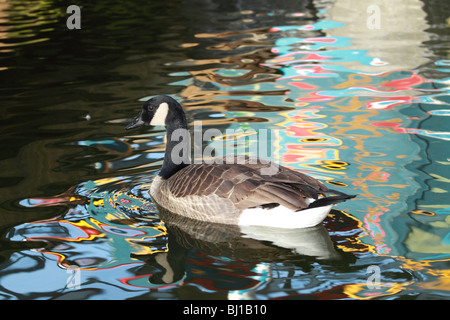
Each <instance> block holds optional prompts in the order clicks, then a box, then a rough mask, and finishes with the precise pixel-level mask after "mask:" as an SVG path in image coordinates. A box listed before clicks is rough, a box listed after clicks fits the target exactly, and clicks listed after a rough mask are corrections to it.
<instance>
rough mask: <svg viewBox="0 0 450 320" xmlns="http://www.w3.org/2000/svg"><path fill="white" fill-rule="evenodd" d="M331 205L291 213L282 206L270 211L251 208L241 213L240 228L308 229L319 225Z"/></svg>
mask: <svg viewBox="0 0 450 320" xmlns="http://www.w3.org/2000/svg"><path fill="white" fill-rule="evenodd" d="M332 207H333V205H331V204H330V205H328V206H324V207H316V208H311V209H305V210H301V211H293V210H290V209H287V208H286V207H283V206H281V205H280V206H277V207H275V208H272V209H264V208H252V209H246V210H244V211H242V213H241V216H240V217H239V223H238V224H239V225H240V226H266V227H274V228H288V229H294V228H309V227H314V226H316V225H318V224H319V223H321V222H322V221H323V220H324V219H325V218H326V217H327V215H328V213H329V212H330V210H331V208H332Z"/></svg>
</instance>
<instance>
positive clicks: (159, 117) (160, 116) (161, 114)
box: [150, 102, 169, 126]
mask: <svg viewBox="0 0 450 320" xmlns="http://www.w3.org/2000/svg"><path fill="white" fill-rule="evenodd" d="M168 112H169V105H168V104H167V103H166V102H163V103H161V104H160V105H159V107H158V109H156V112H155V115H154V116H153V119H152V121H150V125H151V126H165V125H166V117H167V113H168Z"/></svg>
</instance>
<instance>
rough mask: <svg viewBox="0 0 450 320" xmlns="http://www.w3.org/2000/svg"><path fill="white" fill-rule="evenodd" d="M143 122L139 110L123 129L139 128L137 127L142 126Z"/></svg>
mask: <svg viewBox="0 0 450 320" xmlns="http://www.w3.org/2000/svg"><path fill="white" fill-rule="evenodd" d="M144 124H145V122H144V121H143V120H142V112H141V113H139V114H138V116H137V117H136V118H135V119H134V120H133V121H132V122H131V123H130V124H129V125H127V126H126V127H125V130H130V129H134V128H139V127H141V126H143V125H144Z"/></svg>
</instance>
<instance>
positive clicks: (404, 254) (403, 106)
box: [0, 1, 450, 299]
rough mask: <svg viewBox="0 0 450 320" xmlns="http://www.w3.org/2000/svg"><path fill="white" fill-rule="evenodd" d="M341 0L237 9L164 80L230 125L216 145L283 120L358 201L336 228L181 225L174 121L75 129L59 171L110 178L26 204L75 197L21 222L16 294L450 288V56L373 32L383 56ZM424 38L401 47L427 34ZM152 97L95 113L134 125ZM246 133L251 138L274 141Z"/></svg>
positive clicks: (11, 267)
mask: <svg viewBox="0 0 450 320" xmlns="http://www.w3.org/2000/svg"><path fill="white" fill-rule="evenodd" d="M342 3H343V1H341V2H339V1H338V2H336V3H335V4H334V6H333V5H329V4H325V3H322V2H320V1H319V2H317V3H315V5H316V7H317V8H316V9H317V11H316V12H314V14H313V12H311V11H310V9H307V8H303V11H294V12H293V11H288V10H284V11H283V10H278V11H273V10H266V9H264V6H263V7H262V8H261V9H260V10H257V9H252V10H250V9H249V10H241V11H236V9H235V8H234V9H233V10H230V11H227V14H228V15H229V19H230V20H231V21H233V23H232V24H230V28H231V27H233V28H231V29H230V28H225V29H224V30H221V29H220V28H219V27H215V28H212V27H211V30H212V31H211V30H205V31H204V32H196V33H195V36H194V37H193V38H190V39H189V42H184V43H177V47H178V48H181V49H179V50H186V51H187V54H186V57H184V58H183V59H179V60H170V61H168V62H166V63H165V68H166V69H165V71H166V72H167V75H166V78H165V80H166V82H165V83H164V86H163V87H171V88H179V90H178V89H177V91H176V94H174V96H175V97H176V98H177V99H179V100H180V102H182V104H183V106H184V107H185V109H186V111H187V116H188V120H189V121H190V122H191V124H193V123H194V121H199V120H200V121H202V126H203V128H204V129H208V128H218V129H220V130H221V132H223V133H224V134H223V136H221V137H216V139H215V140H214V141H211V142H210V145H215V144H216V145H222V146H223V145H224V144H225V145H231V146H234V145H235V142H236V141H237V137H236V136H232V135H227V134H225V132H226V130H227V129H228V130H231V129H233V130H234V132H240V133H241V134H243V135H245V132H250V131H249V130H250V129H251V130H255V131H256V130H259V129H270V130H271V131H272V132H274V139H272V140H271V141H270V143H271V144H272V150H274V152H273V154H271V157H272V158H273V160H276V161H278V162H279V163H281V164H283V165H286V166H289V167H291V168H294V169H297V170H300V171H303V172H306V173H308V174H310V175H312V176H315V177H316V178H318V179H320V180H322V181H324V182H325V183H326V184H328V185H330V187H333V188H336V189H338V190H341V191H343V192H347V193H350V194H358V197H357V198H356V199H354V200H352V201H349V202H346V203H343V204H340V205H339V206H336V208H335V210H333V211H332V214H331V215H330V216H329V217H328V218H327V220H326V221H325V223H324V226H319V227H317V228H312V229H308V230H296V231H295V232H294V233H292V232H291V231H286V230H284V231H283V230H275V231H273V232H274V233H275V236H274V237H270V236H268V235H267V233H264V232H262V231H264V230H258V229H251V228H250V229H245V230H243V229H239V228H235V227H223V226H222V227H221V226H215V225H205V224H201V223H195V222H193V221H183V220H182V221H179V219H178V218H174V217H173V216H172V215H171V214H170V213H164V212H163V211H161V210H160V209H159V208H158V207H157V206H156V205H155V204H154V203H153V202H152V200H151V198H150V197H149V196H148V194H147V190H148V188H149V186H150V184H151V182H152V179H153V177H154V175H156V174H157V172H158V170H159V168H160V166H161V161H162V158H163V154H164V131H162V130H161V128H153V129H151V130H149V131H144V130H143V131H142V132H138V133H135V134H132V135H126V133H125V132H122V131H120V130H117V131H114V133H111V134H106V133H105V132H102V131H101V130H100V131H96V132H95V134H91V135H80V136H79V137H78V136H76V137H73V138H71V137H69V138H67V137H64V140H63V139H61V140H59V141H57V142H54V144H57V145H59V146H63V148H69V149H70V148H73V149H74V150H81V151H80V152H79V153H77V154H76V155H75V154H74V153H75V152H76V151H73V152H74V153H72V154H70V155H66V156H65V157H61V158H60V159H58V162H60V167H59V171H64V170H65V168H68V167H71V166H72V167H73V166H75V167H77V168H80V169H81V168H86V167H88V168H89V170H91V171H94V172H95V175H96V176H97V177H98V178H95V179H86V180H85V181H84V182H82V183H74V184H73V185H74V186H73V187H72V188H70V189H69V190H68V191H67V192H65V193H63V194H60V195H57V196H53V195H52V194H46V195H45V196H42V197H38V196H30V197H26V198H22V199H21V200H20V201H19V204H18V206H20V207H21V208H26V209H27V210H37V209H40V208H50V207H63V208H65V209H64V212H63V213H61V214H60V215H58V216H52V217H50V218H46V219H36V220H34V221H29V222H25V223H20V224H16V225H14V226H11V227H10V228H8V230H7V232H6V233H5V235H4V239H3V240H2V241H5V243H7V246H8V248H10V249H8V250H9V251H8V252H7V253H5V254H4V255H3V256H2V257H5V256H7V259H3V262H2V265H1V266H0V268H1V270H0V296H1V297H2V298H3V299H52V298H61V299H62V298H64V299H126V298H141V299H199V298H200V299H201V298H203V299H301V298H315V299H346V298H353V299H373V298H404V299H407V298H426V297H428V298H429V297H431V298H436V297H437V298H443V299H448V297H449V291H450V280H449V279H450V276H449V272H450V271H449V269H448V261H449V258H450V242H449V241H450V240H449V239H450V238H449V236H450V233H449V230H450V228H449V227H450V220H449V217H450V215H449V214H450V204H449V203H448V201H447V195H446V194H447V193H448V190H450V188H449V183H450V180H449V176H448V166H449V163H450V162H449V157H450V155H449V154H448V152H447V150H449V140H450V132H449V131H448V119H450V118H448V116H449V115H450V111H449V109H448V103H449V77H448V73H449V71H450V61H449V60H447V59H445V58H443V56H442V55H440V54H438V53H435V55H434V56H432V58H429V57H426V58H424V56H421V57H420V59H416V60H415V58H414V57H412V58H411V57H405V59H403V60H401V59H397V58H398V57H397V54H398V52H397V50H395V53H393V54H392V55H390V53H391V52H392V48H390V47H389V44H390V41H391V39H388V38H387V39H376V40H374V39H372V41H376V44H378V45H379V46H383V44H386V50H385V51H383V50H381V51H380V50H379V48H377V49H376V50H375V49H374V48H372V47H370V46H369V45H367V44H366V42H365V40H367V39H362V38H361V34H359V33H358V32H357V31H355V30H352V29H351V28H349V22H348V21H344V20H346V18H343V17H342V16H340V15H339V8H340V6H342ZM330 6H331V7H330ZM408 8H409V7H408ZM409 10H413V11H414V10H416V11H418V13H417V12H416V11H414V12H413V13H411V14H412V15H413V14H416V13H417V14H418V15H419V16H421V15H422V11H421V9H420V8H416V9H413V8H409ZM213 12H214V11H213ZM210 14H212V13H210ZM354 18H355V19H357V17H354ZM384 18H386V21H388V20H389V17H384ZM333 19H334V20H333ZM361 19H362V22H361V21H360V23H365V20H364V19H363V18H361ZM422 19H424V18H422ZM284 20H286V21H289V23H286V25H279V22H281V21H284ZM383 21H384V20H383ZM422 22H423V21H422V20H421V23H422ZM420 28H422V27H420ZM222 29H223V27H222ZM225 30H226V31H225ZM206 31H208V32H206ZM210 31H211V32H210ZM419 31H421V33H420V34H421V35H423V32H424V31H423V29H421V30H419ZM380 32H385V33H389V32H392V30H390V29H388V30H382V31H380ZM412 32H417V30H415V29H414V28H412V29H411V33H412ZM436 32H437V31H436ZM437 33H438V32H437ZM363 35H364V36H367V37H368V38H370V37H372V36H373V34H369V35H367V34H366V33H363ZM379 35H380V34H378V36H379ZM409 36H410V33H408V31H405V39H406V40H405V42H402V43H399V48H398V50H401V49H402V48H404V47H408V48H409V47H410V46H417V50H419V51H420V50H422V49H421V48H422V47H423V43H428V42H426V41H427V40H424V39H420V41H418V40H417V39H416V38H414V37H413V38H412V39H410V40H411V41H409V42H408V41H407V40H408V39H409ZM428 41H431V40H429V39H428ZM364 44H366V45H364ZM419 46H422V47H420V48H419ZM429 46H430V48H429V49H430V50H432V49H434V47H433V45H432V44H429ZM409 49H411V48H409ZM140 54H142V53H140ZM139 57H140V56H139V54H137V53H136V55H135V56H134V57H133V59H136V60H138V61H139V60H140V59H142V60H143V61H146V59H147V58H148V57H147V58H146V57H145V55H144V56H143V57H141V58H139ZM430 57H431V54H430ZM133 59H131V60H133ZM418 61H420V62H418ZM136 69H139V68H136ZM129 72H131V71H129ZM132 72H135V70H134V69H133V71H132ZM132 72H131V73H132ZM111 85H112V84H111ZM114 85H118V84H114ZM114 85H113V86H114ZM162 91H164V90H162ZM149 92H150V93H151V94H160V93H166V92H156V91H155V90H149ZM137 98H139V100H140V101H143V100H146V99H147V98H148V96H145V95H141V96H139V97H137ZM98 103H99V102H96V104H98ZM138 104H139V103H136V102H135V101H132V103H131V102H128V103H127V104H126V105H127V107H126V108H127V110H126V112H124V111H121V112H119V111H116V114H114V115H113V116H112V118H111V115H109V118H108V119H101V120H97V121H101V126H100V127H101V128H103V127H104V126H108V125H109V126H113V125H119V127H120V128H122V127H123V126H124V124H125V123H126V118H127V117H128V114H129V115H134V113H135V110H136V108H138V107H139V106H138ZM115 110H118V109H115ZM48 125H49V126H50V124H48ZM239 130H240V131H239ZM247 138H248V139H246V140H244V141H245V143H246V146H245V147H248V148H249V146H250V145H251V144H254V143H258V136H257V135H249V136H248V137H247ZM239 147H242V146H235V149H236V148H239ZM80 148H81V149H80ZM64 166H66V167H64ZM56 171H58V170H56ZM374 268H375V269H374ZM371 270H375V271H378V272H379V276H380V277H379V278H377V279H375V280H376V281H375V282H374V283H369V282H368V281H369V280H370V279H372V280H373V277H371Z"/></svg>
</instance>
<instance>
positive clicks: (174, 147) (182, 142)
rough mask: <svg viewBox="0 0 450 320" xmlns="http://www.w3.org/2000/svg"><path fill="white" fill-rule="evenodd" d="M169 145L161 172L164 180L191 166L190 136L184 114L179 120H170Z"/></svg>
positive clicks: (167, 144)
mask: <svg viewBox="0 0 450 320" xmlns="http://www.w3.org/2000/svg"><path fill="white" fill-rule="evenodd" d="M166 123H170V125H168V126H166V128H167V143H166V152H165V155H164V162H163V166H162V168H161V171H160V172H159V175H160V176H161V177H162V178H163V179H168V178H170V177H171V176H172V175H174V174H175V173H176V172H178V171H179V170H181V169H183V168H184V167H186V166H188V165H189V164H190V152H191V144H190V135H189V131H188V130H187V123H186V118H185V116H184V114H182V115H179V117H178V118H177V119H172V120H170V119H169V120H168V121H167V122H166Z"/></svg>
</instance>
